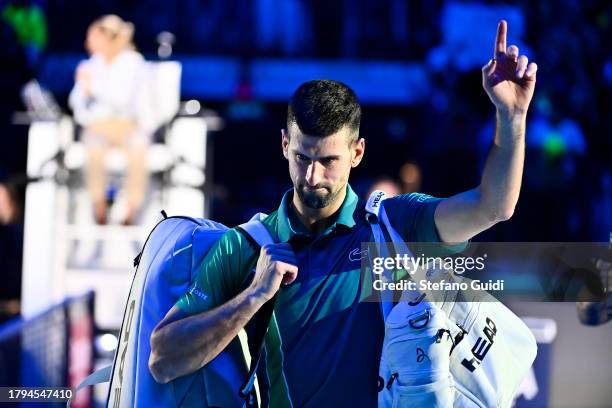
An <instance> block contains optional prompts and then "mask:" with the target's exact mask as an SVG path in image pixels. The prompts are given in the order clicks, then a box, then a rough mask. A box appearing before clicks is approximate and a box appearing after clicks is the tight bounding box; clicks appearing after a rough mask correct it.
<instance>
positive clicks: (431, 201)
mask: <svg viewBox="0 0 612 408" xmlns="http://www.w3.org/2000/svg"><path fill="white" fill-rule="evenodd" d="M442 200H443V199H442V198H436V197H432V196H430V195H427V194H421V193H410V194H402V195H399V196H395V197H391V198H388V199H386V200H385V201H384V206H385V210H386V211H387V216H388V217H389V221H390V222H391V225H392V226H393V227H394V228H395V230H396V231H397V232H398V233H399V234H400V236H401V237H402V238H403V239H404V240H405V241H406V242H441V240H440V235H439V234H438V229H437V228H436V222H435V213H436V207H437V206H438V204H440V202H441V201H442ZM466 245H467V242H464V243H460V244H457V245H453V246H449V247H446V250H447V251H448V252H460V251H462V250H463V249H465V246H466ZM446 250H445V252H446Z"/></svg>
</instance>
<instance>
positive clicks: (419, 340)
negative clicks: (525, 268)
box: [366, 191, 537, 408]
mask: <svg viewBox="0 0 612 408" xmlns="http://www.w3.org/2000/svg"><path fill="white" fill-rule="evenodd" d="M382 200H384V193H382V192H379V191H377V192H374V193H373V194H372V196H370V199H369V200H368V204H367V207H366V209H367V211H368V214H369V215H368V220H369V222H370V225H371V227H372V231H373V235H374V239H375V241H376V243H377V244H381V243H384V242H389V240H388V239H385V234H384V232H383V229H384V230H386V231H385V232H386V233H387V234H388V235H387V237H388V238H389V239H390V240H391V241H392V244H393V249H394V252H395V253H396V254H401V255H402V256H403V254H406V255H408V256H412V254H411V253H410V250H409V249H408V247H407V246H406V244H405V243H404V242H403V240H402V238H401V237H400V236H399V234H398V233H397V232H396V231H395V230H394V229H393V227H392V226H391V225H390V223H389V219H388V217H387V215H386V213H385V211H384V206H383V205H382ZM378 248H379V255H380V256H389V254H388V253H385V252H386V251H387V246H386V245H378ZM425 272H426V271H423V270H421V271H419V272H417V273H416V274H415V275H413V280H415V281H418V280H420V279H425ZM444 272H445V273H446V275H444V276H443V278H444V279H445V280H446V281H447V282H448V281H449V280H455V281H460V280H464V281H468V282H469V279H467V278H463V277H459V276H456V275H454V274H452V272H451V273H449V272H448V271H444ZM428 275H429V276H430V278H431V273H429V274H428ZM391 296H392V294H391V293H382V294H381V297H382V299H381V301H382V309H383V315H384V316H385V339H384V343H383V350H382V356H381V363H380V377H381V379H382V381H381V384H382V387H381V388H382V389H381V392H380V393H379V404H378V405H379V407H394V408H396V407H481V408H491V407H510V406H511V405H512V401H513V399H514V395H515V393H516V390H517V388H518V386H519V385H520V383H521V381H522V379H523V377H525V375H526V374H527V373H528V371H529V368H530V367H531V365H532V363H533V361H534V359H535V356H536V353H537V346H536V341H535V338H534V337H533V334H532V333H531V331H530V330H529V328H528V327H527V326H526V325H525V323H523V321H522V320H521V319H520V318H519V317H518V316H516V315H515V314H514V313H513V312H512V311H510V310H509V309H508V308H507V307H506V306H504V305H503V304H502V303H500V302H499V301H497V300H496V299H495V298H494V297H493V296H491V295H489V294H488V293H486V292H484V291H482V292H479V293H478V294H471V293H469V294H468V293H465V292H460V291H459V292H447V293H445V296H444V301H437V302H432V301H428V297H427V293H421V292H417V291H405V292H404V293H403V294H402V299H401V300H400V301H399V302H398V303H397V304H395V305H393V301H392V297H391Z"/></svg>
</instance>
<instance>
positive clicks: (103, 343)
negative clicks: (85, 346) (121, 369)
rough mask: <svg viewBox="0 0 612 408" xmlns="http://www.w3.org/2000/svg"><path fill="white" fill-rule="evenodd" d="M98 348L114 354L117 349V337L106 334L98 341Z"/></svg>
mask: <svg viewBox="0 0 612 408" xmlns="http://www.w3.org/2000/svg"><path fill="white" fill-rule="evenodd" d="M96 345H97V346H98V347H97V348H98V349H100V350H103V351H105V352H109V353H110V352H113V351H115V350H116V349H117V336H115V335H114V334H111V333H106V334H103V335H101V336H99V337H98V338H97V339H96Z"/></svg>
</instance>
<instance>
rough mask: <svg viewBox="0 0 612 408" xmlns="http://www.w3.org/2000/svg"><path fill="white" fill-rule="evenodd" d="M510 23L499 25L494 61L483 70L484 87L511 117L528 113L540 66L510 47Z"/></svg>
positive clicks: (502, 21) (502, 22)
mask: <svg viewBox="0 0 612 408" xmlns="http://www.w3.org/2000/svg"><path fill="white" fill-rule="evenodd" d="M507 31H508V24H507V23H506V21H504V20H501V21H500V22H499V24H498V26H497V36H496V38H495V48H494V51H493V58H492V59H491V60H490V61H489V63H488V64H486V65H485V66H484V67H482V85H483V87H484V89H485V91H486V92H487V94H488V95H489V98H491V101H492V102H493V104H494V105H495V107H496V108H497V109H498V110H499V111H501V112H503V113H507V114H525V113H526V112H527V109H528V108H529V102H531V98H532V97H533V91H534V89H535V83H536V71H537V69H538V66H537V65H536V64H535V63H534V62H532V63H529V61H528V59H527V57H526V56H525V55H521V56H519V49H518V47H517V46H516V45H511V46H510V47H508V48H506V33H507Z"/></svg>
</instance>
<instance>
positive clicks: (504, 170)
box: [479, 111, 526, 221]
mask: <svg viewBox="0 0 612 408" xmlns="http://www.w3.org/2000/svg"><path fill="white" fill-rule="evenodd" d="M525 123H526V113H508V112H500V111H497V114H496V126H495V139H494V143H493V146H492V147H491V150H490V152H489V156H488V157H487V161H486V164H485V168H484V171H483V174H482V180H481V184H480V187H479V191H480V194H481V197H480V202H481V205H482V206H483V209H484V210H485V211H487V212H489V213H490V214H491V215H492V217H493V218H494V219H495V220H497V221H500V220H506V219H508V218H510V217H511V216H512V213H513V212H514V207H515V206H516V203H517V201H518V197H519V192H520V189H521V180H522V176H523V164H524V161H525Z"/></svg>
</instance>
